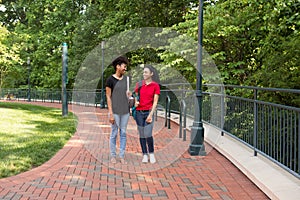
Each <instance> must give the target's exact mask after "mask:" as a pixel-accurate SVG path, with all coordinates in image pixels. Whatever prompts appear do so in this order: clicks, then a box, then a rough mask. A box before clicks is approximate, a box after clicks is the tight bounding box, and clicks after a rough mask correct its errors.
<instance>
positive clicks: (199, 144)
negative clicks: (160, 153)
mask: <svg viewBox="0 0 300 200" xmlns="http://www.w3.org/2000/svg"><path fill="white" fill-rule="evenodd" d="M203 1H204V0H199V14H198V52H197V72H196V73H197V85H196V98H197V99H196V103H195V115H194V122H193V126H192V128H191V144H190V146H189V153H190V155H192V156H196V155H201V156H204V155H206V152H205V146H204V128H203V123H202V41H203Z"/></svg>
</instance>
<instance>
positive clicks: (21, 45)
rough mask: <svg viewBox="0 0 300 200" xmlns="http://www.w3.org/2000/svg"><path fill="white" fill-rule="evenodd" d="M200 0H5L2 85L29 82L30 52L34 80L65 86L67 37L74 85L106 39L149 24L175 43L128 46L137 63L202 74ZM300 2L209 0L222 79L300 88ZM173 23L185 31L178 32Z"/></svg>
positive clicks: (211, 44)
mask: <svg viewBox="0 0 300 200" xmlns="http://www.w3.org/2000/svg"><path fill="white" fill-rule="evenodd" d="M198 3H199V1H198V0H193V1H190V0H189V1H188V0H182V1H178V0H151V1H144V0H118V1H117V0H109V1H108V0H65V1H60V0H51V1H50V0H34V1H27V0H3V1H2V4H1V9H0V19H1V22H2V23H1V32H0V69H1V71H0V73H1V77H0V78H1V82H0V87H6V88H8V87H16V88H18V87H24V85H25V84H26V76H25V75H26V73H25V72H26V60H27V59H28V57H30V60H31V67H32V70H31V80H32V85H33V87H35V88H60V87H61V46H62V43H63V42H67V43H68V46H69V64H68V66H69V73H68V76H69V83H68V88H70V89H71V88H73V87H74V81H75V78H76V74H77V72H78V70H79V68H80V66H81V65H82V63H83V61H84V60H85V59H86V57H87V56H88V54H89V53H90V52H91V51H92V50H93V49H95V47H97V46H98V45H99V44H101V41H103V40H107V39H108V38H111V37H112V36H114V35H116V34H120V33H122V32H124V31H128V30H133V29H137V28H143V27H157V28H162V31H161V34H162V35H164V34H168V37H169V38H167V39H168V41H169V43H162V44H161V47H158V48H153V47H151V48H148V47H146V46H145V47H144V48H140V49H136V50H134V51H130V52H126V55H127V56H128V57H129V59H130V63H131V66H130V67H135V66H137V65H139V64H143V63H151V62H153V63H159V64H160V65H161V66H163V67H161V73H162V74H166V73H168V71H169V70H170V69H173V70H176V71H178V72H180V73H181V74H182V75H183V76H184V77H185V78H186V79H187V80H188V81H189V82H195V80H196V77H195V70H196V69H195V68H194V67H193V64H194V63H191V62H190V60H193V61H195V57H196V52H195V49H197V48H196V47H195V46H196V45H197V43H195V41H196V42H197V33H198V10H197V7H198ZM299 10H300V2H299V1H298V0H272V1H268V2H266V1H264V0H226V1H223V0H215V1H212V0H210V1H209V0H206V1H204V24H203V48H204V49H205V52H206V53H207V55H209V56H210V58H211V59H212V61H213V62H214V64H215V66H216V67H217V69H218V70H219V72H220V76H221V79H222V82H223V83H225V84H235V85H251V86H262V87H278V88H292V89H300V78H299V77H300V63H299V62H300V59H299V50H300V33H299V26H300V15H299ZM172 31H176V32H177V33H179V34H174V37H173V38H172V37H170V35H172V34H170V33H172ZM141 37H142V36H141ZM187 38H188V39H187ZM189 38H191V39H193V41H190V40H189ZM119 39H120V40H125V39H124V38H119ZM185 41H186V42H185ZM133 42H134V39H133V40H132V43H133ZM170 48H172V50H173V51H172V52H170V51H169V50H170ZM174 51H175V52H178V53H174ZM188 58H192V59H188ZM99 59H100V58H99ZM204 62H206V61H204ZM100 63H101V62H100V61H99V63H98V65H100ZM105 73H106V75H107V74H109V73H111V70H108V71H106V72H105ZM169 75H170V76H172V74H169ZM174 76H175V75H174ZM170 78H172V77H170ZM204 81H207V82H209V81H208V80H204Z"/></svg>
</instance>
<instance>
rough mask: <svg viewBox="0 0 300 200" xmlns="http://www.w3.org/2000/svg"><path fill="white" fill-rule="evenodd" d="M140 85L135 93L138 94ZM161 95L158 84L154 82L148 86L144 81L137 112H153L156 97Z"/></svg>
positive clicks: (137, 84) (136, 87)
mask: <svg viewBox="0 0 300 200" xmlns="http://www.w3.org/2000/svg"><path fill="white" fill-rule="evenodd" d="M138 86H139V83H136V85H135V89H134V91H135V92H136V93H138ZM155 94H158V95H159V94H160V88H159V85H158V83H156V82H154V81H152V82H151V83H150V84H148V85H146V84H145V81H144V80H143V81H142V86H141V88H140V104H139V106H138V107H137V108H136V109H137V110H151V109H152V105H153V101H154V95H155Z"/></svg>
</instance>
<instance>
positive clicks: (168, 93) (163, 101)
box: [0, 84, 300, 178]
mask: <svg viewBox="0 0 300 200" xmlns="http://www.w3.org/2000/svg"><path fill="white" fill-rule="evenodd" d="M164 86H165V87H166V88H167V89H165V90H162V91H161V97H160V100H159V104H160V107H163V108H165V115H166V116H165V118H166V121H165V122H166V126H169V125H170V121H169V119H170V112H172V113H176V114H179V116H180V123H179V125H180V132H179V137H182V136H183V139H184V140H185V139H186V118H187V117H190V118H192V117H193V116H194V113H195V112H196V111H195V102H196V101H195V92H194V90H193V89H192V88H188V87H186V86H184V85H183V84H177V85H175V86H174V84H173V85H172V86H168V85H164ZM204 87H205V90H204V92H203V105H202V107H203V109H202V112H203V113H202V116H203V121H204V122H205V123H208V124H210V125H212V126H214V127H217V128H218V129H220V131H221V135H224V134H227V135H229V136H231V137H232V138H234V139H236V140H237V141H239V142H242V143H243V144H245V145H247V146H249V147H250V148H252V149H253V153H254V155H255V156H256V155H257V153H259V154H261V155H263V156H265V157H266V158H268V159H270V160H271V161H273V162H274V163H276V164H277V165H279V166H281V167H282V168H284V169H285V170H287V171H289V172H290V173H291V174H293V175H294V176H296V177H298V178H300V165H299V161H300V153H299V150H300V108H299V107H293V106H287V105H280V104H278V103H271V102H267V101H264V100H262V99H261V97H262V96H263V94H265V93H267V92H275V93H278V92H283V93H287V94H293V95H297V96H298V97H299V96H300V90H289V89H277V88H259V87H243V86H233V85H217V84H210V85H204ZM7 94H12V95H13V96H14V98H15V99H16V100H19V101H21V100H27V96H28V95H27V90H21V89H3V88H2V89H1V91H0V97H1V98H2V99H3V98H4V97H5V96H6V95H7ZM67 95H68V102H69V103H70V104H71V103H72V104H81V105H84V106H96V107H97V106H99V105H100V100H101V90H97V91H84V90H82V91H72V90H69V91H67ZM31 101H45V102H46V101H47V102H59V103H61V90H34V89H31ZM167 119H168V120H167ZM182 133H183V134H182Z"/></svg>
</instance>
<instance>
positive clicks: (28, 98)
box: [27, 57, 31, 101]
mask: <svg viewBox="0 0 300 200" xmlns="http://www.w3.org/2000/svg"><path fill="white" fill-rule="evenodd" d="M27 70H28V92H27V101H31V98H30V57H27Z"/></svg>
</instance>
